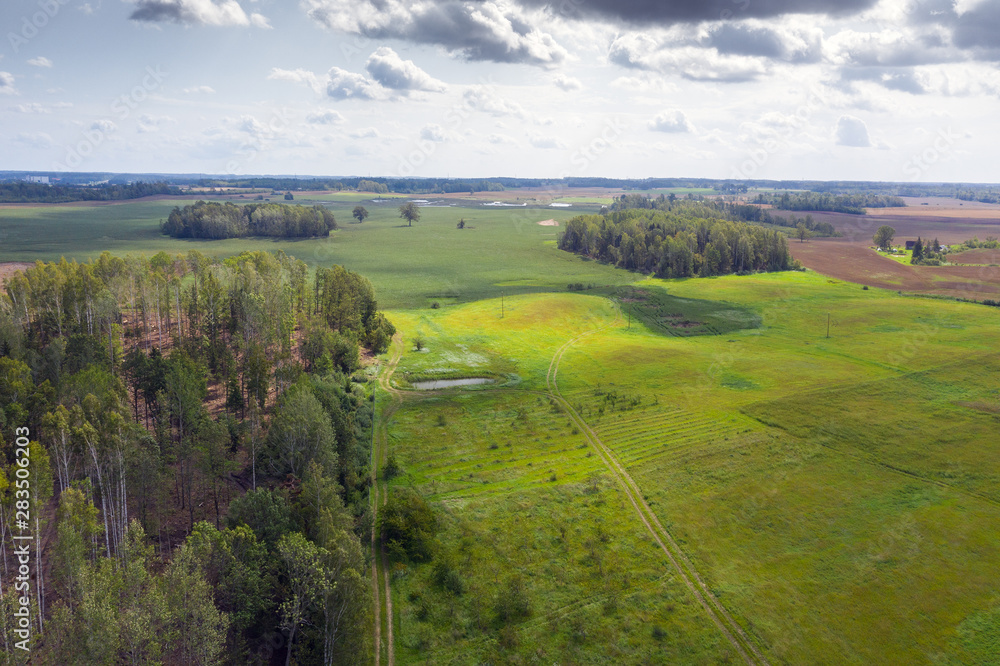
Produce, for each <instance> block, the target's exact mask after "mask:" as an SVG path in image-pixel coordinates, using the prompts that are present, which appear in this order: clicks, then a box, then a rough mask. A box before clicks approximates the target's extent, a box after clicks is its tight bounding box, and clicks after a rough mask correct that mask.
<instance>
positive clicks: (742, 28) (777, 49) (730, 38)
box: [703, 21, 822, 63]
mask: <svg viewBox="0 0 1000 666" xmlns="http://www.w3.org/2000/svg"><path fill="white" fill-rule="evenodd" d="M703 45H704V46H710V47H713V48H715V50H717V51H718V52H719V53H722V54H726V55H744V56H756V57H761V58H771V59H772V60H786V61H789V62H796V63H803V62H818V61H819V59H820V57H821V55H822V42H821V39H820V35H819V34H811V35H809V34H805V35H802V34H793V33H791V32H787V31H786V32H781V31H779V30H775V29H773V28H769V27H766V26H762V25H750V24H747V23H742V22H740V23H737V22H732V21H729V22H725V23H720V24H717V25H715V26H713V27H712V28H710V30H709V32H708V37H707V39H705V40H704V41H703Z"/></svg>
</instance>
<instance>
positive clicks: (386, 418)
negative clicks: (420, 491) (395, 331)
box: [371, 335, 403, 666]
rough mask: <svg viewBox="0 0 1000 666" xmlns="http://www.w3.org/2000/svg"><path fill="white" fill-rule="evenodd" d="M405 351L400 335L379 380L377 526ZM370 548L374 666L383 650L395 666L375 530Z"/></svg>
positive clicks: (388, 595) (388, 597) (385, 575)
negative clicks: (383, 398)
mask: <svg viewBox="0 0 1000 666" xmlns="http://www.w3.org/2000/svg"><path fill="white" fill-rule="evenodd" d="M402 351H403V350H402V340H401V339H400V338H399V336H398V335H397V336H396V337H395V338H394V339H393V342H392V350H391V355H390V358H389V360H388V362H387V363H386V366H385V368H383V370H382V372H381V373H379V377H378V384H379V387H380V388H381V389H382V390H383V391H385V392H386V394H387V396H388V399H389V402H388V404H386V405H385V406H384V407H383V409H382V411H381V412H379V414H378V421H377V423H376V427H375V428H374V441H373V442H372V471H371V474H372V492H371V500H372V524H373V525H376V524H377V520H378V512H379V508H381V507H382V506H385V503H386V502H387V501H388V499H389V490H388V487H387V484H386V483H385V480H384V479H380V478H379V474H378V471H379V470H380V469H382V468H383V467H384V465H385V462H386V458H387V456H388V437H389V435H388V428H389V422H390V421H391V419H392V415H393V413H395V411H396V409H397V407H398V406H399V395H398V391H396V389H394V388H393V387H392V383H391V380H392V374H393V372H395V370H396V365H397V364H398V363H399V357H400V356H401V355H402ZM371 548H372V592H373V596H374V602H375V605H374V608H375V613H374V618H375V664H376V666H378V664H380V663H381V658H382V650H383V647H384V648H385V657H386V662H385V663H386V664H387V666H395V663H396V654H395V641H394V639H393V635H392V632H393V621H392V590H391V587H390V585H389V570H388V567H387V560H386V555H385V547H384V545H383V544H382V543H381V540H380V539H378V538H377V534H376V530H375V529H374V528H373V529H372V541H371ZM380 588H382V589H383V590H384V592H383V595H382V596H381V597H380V594H379V589H380ZM383 611H384V613H383ZM383 615H384V616H385V627H384V628H385V630H386V631H385V641H383V640H382V629H383V622H382V617H383Z"/></svg>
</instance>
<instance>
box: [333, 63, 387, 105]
mask: <svg viewBox="0 0 1000 666" xmlns="http://www.w3.org/2000/svg"><path fill="white" fill-rule="evenodd" d="M326 94H327V96H328V97H331V98H333V99H337V100H342V99H381V98H382V97H383V96H384V95H383V93H382V91H381V90H380V89H379V85H378V84H377V83H375V82H374V81H372V80H371V79H369V78H368V77H367V76H365V75H364V74H356V73H354V72H348V71H347V70H346V69H341V68H339V67H331V68H330V71H329V72H327V75H326Z"/></svg>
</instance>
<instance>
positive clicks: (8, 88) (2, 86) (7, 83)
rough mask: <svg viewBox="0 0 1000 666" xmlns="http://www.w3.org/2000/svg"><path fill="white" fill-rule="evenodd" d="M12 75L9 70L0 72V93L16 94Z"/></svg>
mask: <svg viewBox="0 0 1000 666" xmlns="http://www.w3.org/2000/svg"><path fill="white" fill-rule="evenodd" d="M16 94H17V89H16V88H15V87H14V75H13V74H11V73H10V72H0V95H16Z"/></svg>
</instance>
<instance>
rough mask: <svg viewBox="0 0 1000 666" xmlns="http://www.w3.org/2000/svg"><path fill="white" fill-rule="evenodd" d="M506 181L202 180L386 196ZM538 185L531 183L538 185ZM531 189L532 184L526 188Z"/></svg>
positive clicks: (480, 188) (477, 188) (498, 188)
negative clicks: (355, 191)
mask: <svg viewBox="0 0 1000 666" xmlns="http://www.w3.org/2000/svg"><path fill="white" fill-rule="evenodd" d="M503 180H508V181H510V180H517V179H495V178H494V179H481V178H480V179H469V178H458V179H451V178H338V179H322V178H315V179H314V178H308V179H305V178H238V179H233V180H229V179H221V178H211V179H208V178H206V179H201V180H199V181H198V185H199V186H201V187H225V188H254V189H270V190H274V191H278V190H281V191H288V190H291V191H295V190H333V191H341V190H357V191H358V192H375V193H377V194H386V193H388V192H395V193H399V194H443V193H450V192H502V191H504V189H505V187H504V183H503V182H501V181H503ZM535 182H536V181H531V183H535ZM522 186H523V187H531V186H533V185H532V184H528V185H522Z"/></svg>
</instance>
